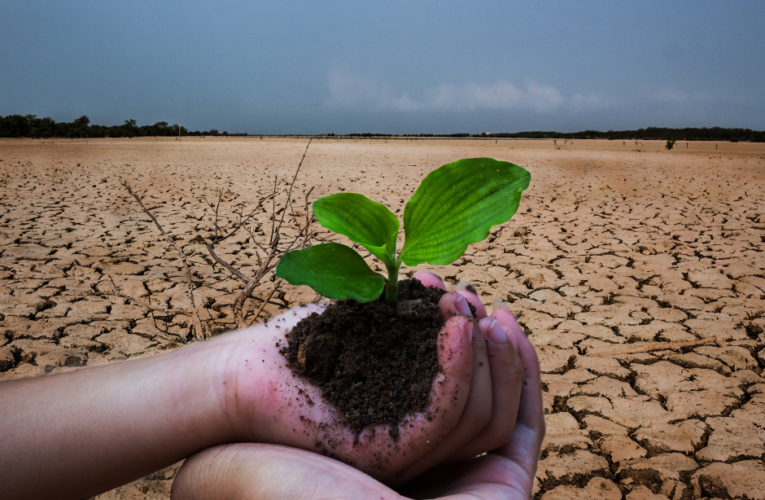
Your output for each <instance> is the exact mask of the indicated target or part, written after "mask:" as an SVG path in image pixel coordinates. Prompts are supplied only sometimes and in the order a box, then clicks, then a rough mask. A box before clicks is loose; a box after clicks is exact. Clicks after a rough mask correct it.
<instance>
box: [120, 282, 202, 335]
mask: <svg viewBox="0 0 765 500" xmlns="http://www.w3.org/2000/svg"><path fill="white" fill-rule="evenodd" d="M108 276H109V281H111V282H112V287H114V295H116V296H118V297H120V298H123V299H125V300H127V301H129V302H132V303H133V304H136V305H138V306H141V307H145V308H146V309H148V310H149V311H151V318H152V320H153V321H154V327H155V328H156V329H157V331H159V332H161V333H163V334H164V336H165V338H166V339H167V340H171V341H172V340H176V339H173V338H168V337H167V335H174V336H175V337H177V340H180V341H181V342H184V343H185V342H186V340H185V339H184V338H183V337H181V336H180V335H178V334H176V333H172V332H169V331H167V330H164V331H163V330H161V329H160V328H159V326H158V325H157V318H156V317H155V316H154V313H155V312H159V313H162V315H163V316H175V315H176V314H183V315H184V316H188V313H187V312H186V311H182V310H180V309H167V308H164V307H157V306H154V305H152V304H151V303H149V302H145V301H143V300H140V299H136V298H135V297H130V296H128V295H125V294H124V293H122V290H120V287H118V286H117V283H115V282H114V278H112V275H111V274H109V275H108Z"/></svg>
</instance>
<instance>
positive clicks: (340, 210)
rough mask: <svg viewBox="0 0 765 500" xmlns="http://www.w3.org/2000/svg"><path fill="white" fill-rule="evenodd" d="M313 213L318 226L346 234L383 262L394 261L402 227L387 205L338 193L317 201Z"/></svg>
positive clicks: (354, 195)
mask: <svg viewBox="0 0 765 500" xmlns="http://www.w3.org/2000/svg"><path fill="white" fill-rule="evenodd" d="M313 213H314V215H315V216H316V220H317V221H318V222H319V224H321V225H322V226H324V227H326V228H327V229H329V230H330V231H334V232H336V233H340V234H344V235H345V236H347V237H348V238H350V239H351V241H353V242H354V243H358V244H359V245H361V246H363V247H364V248H366V249H367V250H369V251H370V252H371V253H372V255H374V256H375V257H377V258H378V259H380V260H381V261H382V262H383V263H391V262H393V261H394V260H395V257H394V255H395V253H396V236H397V235H398V230H399V228H400V227H401V224H400V223H399V221H398V217H396V216H395V215H394V214H393V212H391V211H390V210H388V208H387V207H386V206H385V205H383V204H381V203H377V202H375V201H372V200H370V199H369V198H367V197H366V196H364V195H363V194H357V193H338V194H332V195H329V196H325V197H324V198H320V199H318V200H316V201H314V202H313Z"/></svg>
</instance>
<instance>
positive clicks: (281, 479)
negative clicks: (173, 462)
mask: <svg viewBox="0 0 765 500" xmlns="http://www.w3.org/2000/svg"><path fill="white" fill-rule="evenodd" d="M339 491H342V496H343V497H344V498H351V497H353V498H381V499H385V500H393V499H400V497H399V495H397V494H396V493H395V492H393V491H391V490H390V489H389V488H387V487H385V486H384V485H382V484H380V483H378V482H377V481H375V480H374V479H372V478H371V477H369V476H368V475H366V474H363V473H362V472H360V471H358V470H356V469H353V468H351V467H349V466H347V465H345V464H343V463H341V462H338V461H336V460H332V459H331V458H327V457H322V456H320V455H317V454H315V453H311V452H307V451H303V450H298V449H295V448H289V447H286V446H277V445H268V444H255V443H240V444H231V445H225V446H219V447H216V448H210V449H207V450H205V451H202V452H200V453H197V454H196V455H194V456H192V457H190V458H189V459H187V460H186V461H185V462H184V464H183V466H182V467H181V469H180V470H179V471H178V474H177V475H176V477H175V480H174V481H173V486H172V490H171V493H170V498H171V500H245V499H252V498H291V499H295V500H297V499H301V498H304V499H306V500H308V499H311V500H321V499H334V498H338V496H339V495H340V493H339Z"/></svg>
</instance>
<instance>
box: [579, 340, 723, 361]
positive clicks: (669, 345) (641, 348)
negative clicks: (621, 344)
mask: <svg viewBox="0 0 765 500" xmlns="http://www.w3.org/2000/svg"><path fill="white" fill-rule="evenodd" d="M715 342H717V337H709V338H708V339H701V340H691V341H689V342H650V343H647V344H641V345H637V346H635V347H633V348H631V349H630V348H627V349H613V350H609V351H599V352H593V353H589V354H588V356H595V357H596V358H605V357H609V356H624V355H627V354H642V353H645V352H653V351H667V350H672V351H674V350H679V349H683V348H686V347H696V346H700V345H704V344H713V343H715Z"/></svg>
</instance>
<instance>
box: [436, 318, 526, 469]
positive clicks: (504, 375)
mask: <svg viewBox="0 0 765 500" xmlns="http://www.w3.org/2000/svg"><path fill="white" fill-rule="evenodd" d="M479 325H480V326H481V330H483V331H484V332H485V336H486V339H487V343H486V344H487V353H488V358H489V368H490V370H491V387H492V394H491V398H492V414H491V420H490V421H489V423H488V425H486V427H484V428H483V429H482V430H481V431H480V432H479V433H478V434H477V435H476V436H474V437H473V439H471V440H470V442H469V443H467V444H466V445H465V446H463V447H462V448H461V449H459V450H458V451H456V452H455V453H454V454H453V455H452V456H451V457H449V461H450V462H457V461H462V460H467V459H469V458H472V457H475V456H477V455H480V454H481V453H485V452H486V451H488V450H492V449H494V448H497V447H499V446H502V445H503V444H505V443H507V442H508V441H509V440H510V437H511V436H512V434H513V429H514V428H515V421H516V417H517V416H518V404H519V402H520V399H521V388H522V387H523V376H524V369H523V361H522V360H521V358H520V357H519V355H518V352H517V351H516V349H515V347H514V346H513V343H512V342H511V341H510V338H509V335H512V334H511V333H510V334H509V329H507V328H505V327H504V326H503V325H502V324H501V323H500V322H499V321H498V320H497V319H495V318H493V317H491V316H487V317H486V318H483V319H482V320H481V321H480V322H479ZM508 334H509V335H508Z"/></svg>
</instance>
